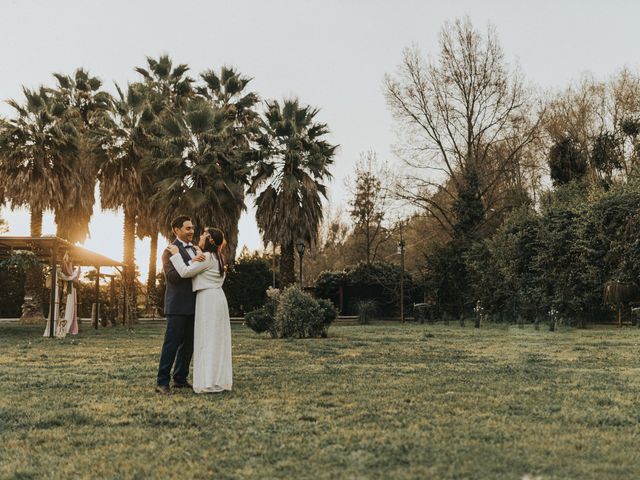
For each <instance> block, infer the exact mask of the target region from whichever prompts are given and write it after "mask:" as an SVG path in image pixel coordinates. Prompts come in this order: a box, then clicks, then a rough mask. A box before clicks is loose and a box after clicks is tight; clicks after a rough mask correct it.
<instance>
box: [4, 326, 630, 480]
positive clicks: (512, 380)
mask: <svg viewBox="0 0 640 480" xmlns="http://www.w3.org/2000/svg"><path fill="white" fill-rule="evenodd" d="M163 332H164V327H163V325H157V324H147V325H140V326H139V327H137V328H136V329H135V331H134V332H128V331H127V330H126V329H123V328H117V329H101V330H99V331H97V332H94V331H93V330H90V329H89V327H88V326H86V325H83V333H82V334H81V335H80V337H79V338H75V339H72V338H67V339H64V340H49V339H43V338H42V337H41V336H40V335H41V333H42V328H40V327H38V328H34V327H25V326H20V325H15V324H6V323H0V388H1V389H2V392H1V393H0V478H2V479H4V478H15V479H27V478H33V479H41V478H56V479H58V478H113V479H120V478H122V479H130V478H141V479H142V478H144V479H147V478H158V479H168V478H183V479H188V478H238V479H240V478H291V479H294V478H295V479H298V478H326V479H335V478H381V479H382V478H385V479H386V478H393V479H403V478H490V479H494V478H509V479H521V478H523V477H524V476H527V475H528V476H529V477H530V478H536V477H537V476H539V477H541V478H543V479H552V478H558V479H566V478H575V479H587V478H593V479H603V478H615V479H619V478H637V477H638V475H640V453H639V452H640V451H639V449H638V446H639V443H640V426H639V423H640V402H638V393H639V392H640V368H639V367H638V358H639V357H638V350H639V349H638V344H639V343H640V331H638V330H637V329H632V328H625V329H621V330H618V329H588V330H560V331H559V332H555V333H551V332H548V331H543V330H541V331H534V330H533V329H532V328H531V327H527V328H525V329H519V328H517V327H506V326H486V327H483V328H482V329H480V330H476V329H474V328H472V327H471V326H467V327H465V328H462V327H459V326H457V325H450V326H444V325H436V326H426V325H414V324H406V325H398V324H393V325H391V324H375V325H370V326H336V327H332V328H331V329H330V332H329V333H330V338H327V339H319V340H272V339H270V338H267V337H263V336H258V335H256V334H254V333H253V332H251V331H249V330H247V329H246V328H244V327H242V326H240V325H234V326H233V330H232V333H233V347H234V352H233V353H234V390H233V391H232V392H228V393H224V394H218V395H195V394H194V393H192V392H180V393H177V394H176V395H174V396H172V397H161V396H158V395H156V394H155V393H154V392H153V386H154V381H155V375H156V368H157V360H158V355H159V349H160V346H161V343H162V336H163Z"/></svg>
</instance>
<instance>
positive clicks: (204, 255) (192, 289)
mask: <svg viewBox="0 0 640 480" xmlns="http://www.w3.org/2000/svg"><path fill="white" fill-rule="evenodd" d="M171 229H172V231H173V233H174V235H175V236H176V239H175V241H174V242H173V243H172V244H171V245H169V246H168V247H167V249H166V250H165V251H164V252H163V254H162V267H163V270H164V275H165V278H166V283H167V289H166V292H165V299H164V313H165V315H166V317H167V330H166V332H165V336H164V344H163V346H162V353H161V355H160V366H159V368H158V379H157V385H156V391H157V392H158V393H161V394H164V395H168V394H170V393H171V387H170V380H171V367H173V388H193V391H194V392H196V393H206V392H222V391H225V390H231V385H232V368H231V326H230V324H229V308H228V306H227V299H226V297H225V295H224V292H223V291H222V284H223V282H224V278H225V266H224V257H223V255H222V249H223V247H224V246H225V244H226V241H225V238H224V234H223V233H222V231H221V230H219V229H217V228H206V229H205V230H204V232H203V234H202V235H201V236H200V238H199V241H198V244H197V246H196V245H193V244H192V240H193V235H194V226H193V223H192V221H191V218H189V217H187V216H180V217H177V218H176V219H175V220H174V221H173V222H172V223H171ZM192 356H193V385H191V384H190V383H189V381H188V375H189V364H190V363H191V357H192Z"/></svg>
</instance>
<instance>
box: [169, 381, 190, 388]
mask: <svg viewBox="0 0 640 480" xmlns="http://www.w3.org/2000/svg"><path fill="white" fill-rule="evenodd" d="M173 388H193V385H191V384H190V383H189V382H180V383H175V382H174V384H173Z"/></svg>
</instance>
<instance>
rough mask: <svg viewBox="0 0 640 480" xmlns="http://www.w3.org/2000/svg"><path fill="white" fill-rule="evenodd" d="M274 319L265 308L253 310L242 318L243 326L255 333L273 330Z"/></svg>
mask: <svg viewBox="0 0 640 480" xmlns="http://www.w3.org/2000/svg"><path fill="white" fill-rule="evenodd" d="M274 322H275V319H274V318H273V315H271V314H270V313H269V311H268V310H267V309H266V308H265V307H261V308H258V309H256V310H253V311H251V312H249V313H247V314H245V316H244V324H245V325H246V326H247V327H249V328H250V329H251V330H253V331H254V332H256V333H264V332H267V331H269V330H271V329H273V324H274Z"/></svg>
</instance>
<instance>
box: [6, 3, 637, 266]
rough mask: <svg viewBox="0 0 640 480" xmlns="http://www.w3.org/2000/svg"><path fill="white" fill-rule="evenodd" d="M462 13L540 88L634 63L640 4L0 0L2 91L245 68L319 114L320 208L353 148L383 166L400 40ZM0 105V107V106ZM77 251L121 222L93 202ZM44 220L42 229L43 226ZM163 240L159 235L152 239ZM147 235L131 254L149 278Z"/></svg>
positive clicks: (107, 250) (429, 32)
mask: <svg viewBox="0 0 640 480" xmlns="http://www.w3.org/2000/svg"><path fill="white" fill-rule="evenodd" d="M464 15H469V16H470V18H471V20H472V22H473V23H474V24H475V25H476V27H477V28H479V29H481V30H483V31H484V29H485V27H486V24H487V22H491V23H492V24H493V25H495V27H496V29H497V32H498V37H499V39H500V43H501V45H502V47H503V49H504V51H505V56H506V59H507V60H508V61H509V62H510V63H515V62H517V63H518V64H519V65H520V69H521V71H522V73H523V75H524V77H525V79H526V80H527V81H528V82H530V83H532V84H533V85H535V86H538V87H540V88H541V89H550V88H559V87H563V86H565V85H567V83H568V82H569V81H570V80H572V79H576V78H577V77H579V76H580V74H582V73H583V72H585V71H590V72H592V73H593V74H594V75H595V76H596V77H598V78H602V79H606V78H608V77H609V76H611V75H613V74H614V73H615V72H616V71H617V70H618V69H619V68H620V67H622V66H624V65H627V66H628V67H630V68H631V69H632V70H637V69H638V67H639V66H640V52H639V50H638V45H640V29H639V28H638V26H637V23H638V19H639V18H640V3H639V2H634V1H632V0H628V1H607V2H605V1H577V0H576V1H562V0H555V1H540V0H538V1H535V2H532V1H513V0H512V1H507V0H504V1H479V0H475V1H455V0H450V1H448V2H442V1H424V0H423V1H403V0H394V1H373V0H368V1H365V0H360V1H355V0H351V1H349V0H340V1H335V0H324V1H321V2H320V1H301V0H296V1H293V0H292V1H284V0H281V1H265V0H255V1H214V0H211V1H198V2H196V1H189V0H181V1H175V0H173V1H160V0H153V1H134V0H127V1H116V0H109V1H102V2H99V1H88V0H84V1H62V0H41V1H33V0H31V1H29V0H15V1H7V0H0V32H1V35H2V41H1V42H0V65H2V68H1V72H0V99H2V100H4V99H10V98H14V99H18V100H19V101H22V96H21V90H20V89H21V86H22V85H25V86H27V87H37V86H38V85H39V84H41V83H45V84H49V85H53V81H52V77H51V73H53V72H62V73H71V72H73V70H75V69H76V68H78V67H84V68H86V69H88V70H89V71H90V72H91V73H92V74H94V75H97V76H98V77H100V78H101V79H102V80H103V82H104V84H105V87H106V88H107V89H108V90H110V91H113V90H114V89H113V81H117V82H118V83H120V84H126V83H127V81H135V80H138V79H139V76H138V75H137V74H136V73H135V72H134V71H133V68H134V67H135V66H145V65H146V60H145V59H146V56H152V57H156V58H157V57H158V56H159V55H160V54H163V53H167V54H169V55H170V56H171V58H172V59H173V61H174V63H176V64H177V63H187V64H189V65H190V66H191V69H192V71H191V75H192V76H194V77H195V76H197V75H198V74H199V73H200V72H202V71H203V70H205V69H208V68H214V69H218V68H219V67H220V66H221V65H223V64H227V65H233V66H235V67H236V68H237V69H238V70H239V71H240V72H241V73H243V74H245V75H247V76H250V77H253V78H254V80H253V81H252V82H251V84H250V86H251V87H252V88H253V90H254V91H256V92H257V93H258V94H260V96H261V97H262V98H267V99H270V98H279V99H281V98H282V97H283V96H294V95H295V96H298V97H299V98H300V100H301V101H302V102H303V103H308V104H311V105H313V106H316V107H319V108H320V109H321V111H320V114H319V119H320V120H321V121H324V122H326V123H328V125H329V128H330V129H331V132H332V133H331V136H330V137H329V140H330V141H331V142H333V143H338V144H340V145H341V147H340V149H339V151H338V153H337V156H336V159H335V167H334V168H333V174H334V181H333V182H332V183H331V185H330V199H331V204H332V205H333V206H334V207H335V206H338V205H339V204H343V203H345V202H346V196H345V193H344V187H343V182H344V177H345V176H347V175H349V174H351V171H352V168H353V165H354V163H355V161H356V160H357V158H358V155H359V153H360V152H362V151H366V150H369V149H373V150H376V151H377V152H378V156H379V158H381V159H385V160H388V161H389V162H390V163H392V164H393V163H394V162H395V160H394V158H393V155H392V153H391V152H392V149H391V145H392V144H393V142H394V141H395V137H394V134H393V130H392V128H393V122H392V119H391V116H390V114H389V113H388V111H387V108H386V105H385V100H384V95H383V89H382V81H383V76H384V74H385V73H386V72H389V73H392V72H394V71H395V68H396V66H397V65H398V63H399V62H400V59H401V55H402V50H403V48H404V47H407V46H410V45H411V44H412V43H415V44H417V45H418V46H419V47H420V48H421V50H422V51H423V53H425V54H427V55H431V56H435V55H437V53H438V43H437V42H438V33H439V31H440V28H441V27H442V24H443V23H444V22H445V21H446V20H453V19H455V18H456V17H461V16H464ZM11 114H12V111H11V109H10V107H9V106H8V105H6V104H4V103H3V104H2V105H0V115H3V116H9V115H11ZM96 210H97V212H96V213H95V214H94V218H93V221H92V223H91V226H90V228H91V238H90V239H89V240H87V242H86V243H85V246H86V247H87V248H89V249H92V250H96V251H99V252H101V253H103V254H105V255H107V256H110V257H112V258H122V239H121V236H122V233H121V232H122V228H121V222H122V218H121V215H119V214H114V213H101V212H100V211H98V209H97V208H96ZM0 214H1V215H2V217H3V218H4V219H5V220H7V222H8V223H9V227H10V231H9V233H10V234H13V235H28V233H29V221H28V214H27V213H26V212H25V211H16V212H9V211H8V210H7V209H6V208H4V209H2V212H1V213H0ZM54 231H55V227H54V225H53V223H52V218H51V216H50V215H48V216H46V217H45V225H44V233H45V234H50V233H54ZM161 244H162V246H164V241H161ZM243 244H245V245H247V246H248V247H249V248H250V249H256V248H259V247H260V246H261V240H260V237H259V235H258V231H257V228H256V226H255V222H254V221H253V218H252V211H251V210H249V213H248V214H245V215H244V216H243V218H242V220H241V224H240V246H242V245H243ZM148 254H149V241H148V239H147V240H146V241H142V242H138V243H137V245H136V260H137V262H138V265H139V268H140V270H141V272H142V276H143V278H144V277H146V273H147V262H148Z"/></svg>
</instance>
